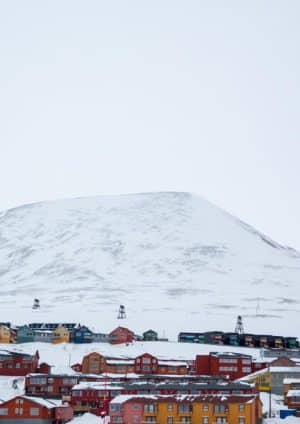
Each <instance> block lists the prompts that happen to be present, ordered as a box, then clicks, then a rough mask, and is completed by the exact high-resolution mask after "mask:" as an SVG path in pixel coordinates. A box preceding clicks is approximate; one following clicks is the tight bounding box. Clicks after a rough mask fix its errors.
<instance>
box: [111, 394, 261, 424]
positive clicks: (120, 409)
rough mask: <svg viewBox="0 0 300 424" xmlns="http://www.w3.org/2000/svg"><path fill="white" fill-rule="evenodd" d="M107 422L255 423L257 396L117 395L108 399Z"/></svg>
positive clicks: (258, 409) (258, 415)
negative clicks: (108, 420) (109, 400)
mask: <svg viewBox="0 0 300 424" xmlns="http://www.w3.org/2000/svg"><path fill="white" fill-rule="evenodd" d="M109 416H110V422H111V423H119V424H121V423H122V424H142V423H155V424H177V423H190V424H199V423H202V424H229V423H230V424H259V423H261V421H262V404H261V401H260V399H259V397H258V396H251V395H250V396H180V397H179V396H131V397H130V396H122V395H121V396H117V397H116V398H114V399H113V400H112V401H111V402H110V407H109Z"/></svg>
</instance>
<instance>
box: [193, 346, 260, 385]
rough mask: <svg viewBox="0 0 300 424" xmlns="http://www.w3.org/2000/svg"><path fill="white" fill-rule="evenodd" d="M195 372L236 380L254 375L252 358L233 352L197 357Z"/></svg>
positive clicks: (211, 353)
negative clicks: (226, 376)
mask: <svg viewBox="0 0 300 424" xmlns="http://www.w3.org/2000/svg"><path fill="white" fill-rule="evenodd" d="M195 371H196V374H197V375H228V376H229V378H230V379H231V380H234V379H237V378H241V377H243V376H245V375H248V374H251V373H252V356H250V355H246V354H240V353H232V352H224V353H222V352H210V353H209V355H197V356H196V360H195Z"/></svg>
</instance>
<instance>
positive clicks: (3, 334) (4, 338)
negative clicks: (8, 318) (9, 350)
mask: <svg viewBox="0 0 300 424" xmlns="http://www.w3.org/2000/svg"><path fill="white" fill-rule="evenodd" d="M10 342H11V330H10V328H8V327H6V326H5V325H1V326H0V343H1V344H2V343H3V344H6V343H10Z"/></svg>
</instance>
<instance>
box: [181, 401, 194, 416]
mask: <svg viewBox="0 0 300 424" xmlns="http://www.w3.org/2000/svg"><path fill="white" fill-rule="evenodd" d="M178 411H179V413H180V414H182V413H184V412H191V411H192V405H190V404H189V403H182V404H179V407H178Z"/></svg>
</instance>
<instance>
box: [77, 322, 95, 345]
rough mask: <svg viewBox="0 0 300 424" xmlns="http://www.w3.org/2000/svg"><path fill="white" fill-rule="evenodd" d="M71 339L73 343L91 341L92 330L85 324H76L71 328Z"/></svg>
mask: <svg viewBox="0 0 300 424" xmlns="http://www.w3.org/2000/svg"><path fill="white" fill-rule="evenodd" d="M72 341H73V343H92V342H93V332H92V331H91V330H90V329H89V328H88V327H86V326H85V325H83V326H78V327H76V328H74V329H73V332H72Z"/></svg>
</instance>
